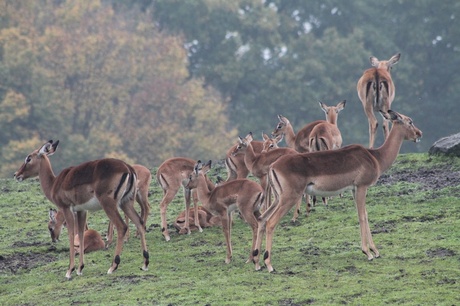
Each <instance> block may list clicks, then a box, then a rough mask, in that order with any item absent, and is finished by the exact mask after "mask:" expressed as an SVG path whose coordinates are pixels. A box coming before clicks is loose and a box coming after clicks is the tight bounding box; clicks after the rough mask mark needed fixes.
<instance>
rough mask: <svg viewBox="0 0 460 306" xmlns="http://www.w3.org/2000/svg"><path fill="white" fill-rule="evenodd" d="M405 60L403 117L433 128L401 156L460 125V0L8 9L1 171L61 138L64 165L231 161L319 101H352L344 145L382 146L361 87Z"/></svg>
mask: <svg viewBox="0 0 460 306" xmlns="http://www.w3.org/2000/svg"><path fill="white" fill-rule="evenodd" d="M398 52H400V53H401V59H400V61H399V63H398V64H397V65H396V66H394V68H393V71H392V76H393V80H394V82H395V85H396V98H395V100H394V102H393V106H392V109H394V110H396V111H398V112H401V113H403V114H405V115H408V116H410V117H412V118H413V119H414V121H415V122H416V124H417V126H418V127H419V128H420V129H421V130H422V131H423V132H424V138H423V140H422V142H420V143H419V144H416V145H414V144H405V145H403V149H402V152H426V151H427V150H428V148H429V147H430V146H431V145H432V144H433V142H434V141H436V140H437V139H439V138H440V137H443V136H447V135H450V134H453V133H457V132H459V123H458V122H459V112H458V110H459V108H458V104H457V101H459V100H460V86H459V84H460V82H459V81H460V77H459V75H458V73H457V70H458V67H460V56H459V55H460V2H458V1H455V0H447V1H435V0H419V1H409V0H389V1H365V0H360V1H358V0H355V1H339V0H336V1H332V0H308V1H300V0H291V1H282V0H278V1H269V0H266V1H262V0H246V1H244V0H233V1H222V0H92V1H85V0H21V1H16V0H0V177H11V176H12V174H13V172H14V170H16V169H17V168H18V166H19V165H20V164H21V162H22V160H23V159H24V158H25V155H26V154H27V153H29V152H30V151H32V150H33V149H35V148H37V147H39V146H40V145H41V144H42V143H44V142H45V141H47V140H49V139H54V140H57V139H59V140H61V146H60V153H59V154H57V155H56V157H53V165H54V168H55V170H56V171H57V172H58V171H59V170H60V169H62V168H63V167H67V166H70V165H76V164H78V163H80V162H83V161H87V160H91V159H97V158H102V157H117V158H122V159H125V160H127V161H129V162H133V163H142V164H144V165H146V166H148V167H157V166H159V165H160V163H161V162H162V161H164V160H165V159H167V158H169V157H172V156H186V157H190V158H196V159H198V158H199V159H203V160H206V159H221V158H224V156H225V152H226V151H227V149H228V148H229V147H230V146H231V145H232V144H233V143H235V141H236V139H237V136H238V135H241V136H244V135H246V134H247V133H248V132H249V131H252V132H253V133H254V134H255V136H256V139H260V135H261V134H262V132H265V133H270V132H271V131H272V130H273V128H274V127H275V126H276V124H277V122H278V119H277V115H278V114H282V115H284V116H285V117H287V118H288V119H289V120H290V121H291V123H292V124H293V126H294V129H295V130H298V129H300V128H301V127H302V126H304V125H305V124H307V123H308V122H311V121H314V120H317V119H324V114H323V112H322V111H321V109H320V107H319V105H318V101H322V102H324V103H326V104H328V105H335V104H337V103H338V102H339V101H341V100H347V105H346V108H345V110H344V111H342V112H341V114H340V117H339V127H340V129H341V131H342V136H343V139H344V145H347V144H351V143H360V144H363V145H365V146H367V145H368V123H367V118H366V116H365V114H364V111H363V109H362V105H361V102H360V101H359V99H358V96H357V93H356V83H357V80H358V79H359V77H360V75H361V74H362V72H363V71H364V70H365V69H367V68H369V67H370V63H369V57H370V56H376V57H377V58H379V59H381V60H385V59H388V58H390V57H391V56H392V55H394V54H396V53H398ZM379 120H380V121H381V119H379ZM382 138H383V137H382V131H381V129H380V128H379V131H378V138H377V142H376V145H377V146H378V145H380V144H381V143H382Z"/></svg>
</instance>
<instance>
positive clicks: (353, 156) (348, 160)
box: [254, 110, 422, 272]
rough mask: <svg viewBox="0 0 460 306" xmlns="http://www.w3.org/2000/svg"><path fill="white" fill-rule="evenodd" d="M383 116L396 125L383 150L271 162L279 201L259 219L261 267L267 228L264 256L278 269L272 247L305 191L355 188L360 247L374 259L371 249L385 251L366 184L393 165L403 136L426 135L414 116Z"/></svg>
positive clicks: (308, 155)
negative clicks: (375, 236)
mask: <svg viewBox="0 0 460 306" xmlns="http://www.w3.org/2000/svg"><path fill="white" fill-rule="evenodd" d="M382 115H383V116H384V117H385V118H386V119H387V120H391V121H392V125H393V128H392V130H391V132H390V135H389V136H388V138H387V140H386V141H385V143H384V144H383V145H382V146H381V147H380V148H378V149H366V148H364V147H363V146H361V145H350V146H346V147H343V148H341V149H338V150H332V151H321V152H314V153H304V154H297V155H287V156H284V157H281V158H279V159H278V160H277V161H276V162H275V163H273V164H272V166H271V168H270V172H269V182H270V185H271V187H272V189H273V193H274V194H275V202H274V204H273V205H272V206H270V208H269V209H268V210H267V211H266V212H264V213H263V215H262V216H261V217H260V218H259V230H258V234H257V244H256V249H255V250H254V262H255V264H256V269H257V268H258V267H259V265H258V260H259V257H258V256H259V250H260V246H261V240H262V236H263V234H264V231H265V232H266V246H265V248H266V251H265V254H264V261H265V265H266V266H267V269H268V271H269V272H271V271H273V267H272V265H271V255H272V253H271V250H272V240H273V233H274V230H275V227H276V225H277V224H278V222H279V221H280V220H281V218H282V217H283V216H284V215H285V214H286V213H287V212H288V211H289V210H290V209H291V208H292V206H294V205H295V203H297V201H299V199H301V198H302V195H303V193H304V192H305V191H306V192H307V193H308V194H310V195H317V196H323V197H324V196H332V195H337V194H340V193H342V192H344V191H346V190H351V191H352V194H353V198H354V200H355V203H356V208H357V210H358V217H359V226H360V232H361V249H362V251H363V252H364V254H366V255H367V258H368V259H369V260H371V259H373V258H374V256H373V255H372V253H371V251H372V252H373V253H374V254H375V257H379V256H380V254H379V251H378V250H377V247H376V246H375V244H374V241H373V240H372V235H371V230H370V228H369V223H368V219H367V211H366V194H367V189H368V188H369V187H370V186H372V185H374V184H375V183H376V182H377V180H378V178H379V177H380V175H381V174H382V173H383V172H385V171H386V170H387V169H388V168H389V167H390V166H391V165H392V164H393V162H394V161H395V159H396V157H397V155H398V153H399V150H400V148H401V145H402V143H403V141H404V140H413V141H415V142H418V141H419V140H420V138H421V137H422V132H421V131H420V130H419V129H418V128H416V127H415V126H414V124H413V123H412V119H410V118H409V117H406V116H404V115H401V114H398V113H397V112H394V111H391V110H389V111H388V113H387V114H382ZM369 248H370V250H369Z"/></svg>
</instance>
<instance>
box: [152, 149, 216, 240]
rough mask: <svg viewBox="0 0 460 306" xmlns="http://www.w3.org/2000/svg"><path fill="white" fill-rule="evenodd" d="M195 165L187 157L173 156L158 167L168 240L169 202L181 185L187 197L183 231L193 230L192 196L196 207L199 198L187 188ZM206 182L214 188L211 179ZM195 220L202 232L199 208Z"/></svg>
mask: <svg viewBox="0 0 460 306" xmlns="http://www.w3.org/2000/svg"><path fill="white" fill-rule="evenodd" d="M194 167H195V161H194V160H193V159H190V158H185V157H173V158H170V159H167V160H165V161H164V162H163V163H162V164H161V165H160V167H158V171H157V181H158V183H159V184H160V187H161V189H163V199H162V200H161V203H160V216H161V232H162V234H163V236H164V238H165V240H166V241H169V240H171V237H170V236H169V230H168V224H167V221H166V211H167V208H168V205H169V203H171V201H172V200H173V199H174V197H175V196H176V194H177V192H178V191H179V189H180V188H181V187H182V188H183V189H184V197H185V224H184V227H183V228H182V232H181V233H187V234H190V232H191V231H190V223H189V212H190V198H191V197H193V203H194V206H195V207H197V206H198V205H197V202H198V200H197V197H196V193H195V192H193V195H192V189H190V188H187V187H186V185H187V182H188V179H189V176H190V173H192V172H193V169H194ZM206 182H207V184H208V186H209V188H211V189H213V188H214V184H213V183H212V182H211V181H210V180H209V179H207V178H206ZM194 220H195V222H194V223H195V225H196V226H197V227H198V230H199V231H200V232H202V231H203V229H202V228H201V226H200V220H199V218H198V210H197V209H195V210H194Z"/></svg>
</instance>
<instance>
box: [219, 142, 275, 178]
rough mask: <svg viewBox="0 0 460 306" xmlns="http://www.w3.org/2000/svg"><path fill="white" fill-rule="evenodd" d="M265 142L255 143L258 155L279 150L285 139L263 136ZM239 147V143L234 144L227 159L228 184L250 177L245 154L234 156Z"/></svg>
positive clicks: (254, 146)
mask: <svg viewBox="0 0 460 306" xmlns="http://www.w3.org/2000/svg"><path fill="white" fill-rule="evenodd" d="M263 138H264V141H255V140H254V141H253V142H252V146H253V148H254V151H255V152H256V153H261V152H263V151H269V150H271V149H274V148H278V142H280V141H281V139H283V135H279V136H277V137H274V138H269V137H268V136H267V137H265V136H263ZM237 146H238V142H237V143H236V144H234V145H233V146H232V147H231V148H230V149H229V150H228V151H227V155H226V158H225V167H226V168H227V172H228V177H227V182H228V181H231V180H235V179H240V178H246V177H247V176H248V175H249V172H250V171H249V169H248V168H247V167H246V164H245V162H244V155H243V154H233V152H234V151H235V148H236V147H237Z"/></svg>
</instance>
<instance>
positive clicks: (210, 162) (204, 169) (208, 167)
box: [201, 160, 212, 174]
mask: <svg viewBox="0 0 460 306" xmlns="http://www.w3.org/2000/svg"><path fill="white" fill-rule="evenodd" d="M211 166H212V160H209V161H208V162H207V163H206V164H205V165H204V166H203V168H202V169H201V171H203V172H204V174H206V173H208V172H209V170H211Z"/></svg>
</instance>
